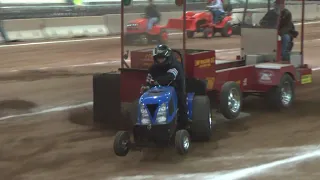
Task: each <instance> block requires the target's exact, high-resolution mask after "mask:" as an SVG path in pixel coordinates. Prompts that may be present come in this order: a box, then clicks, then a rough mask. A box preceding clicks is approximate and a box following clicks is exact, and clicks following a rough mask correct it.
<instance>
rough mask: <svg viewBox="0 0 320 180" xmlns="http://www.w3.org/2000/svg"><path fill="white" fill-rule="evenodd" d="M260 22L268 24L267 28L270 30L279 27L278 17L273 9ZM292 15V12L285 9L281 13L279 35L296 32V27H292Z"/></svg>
mask: <svg viewBox="0 0 320 180" xmlns="http://www.w3.org/2000/svg"><path fill="white" fill-rule="evenodd" d="M260 22H267V26H268V27H269V28H275V27H277V23H278V15H277V12H276V10H274V9H272V10H270V11H268V12H267V14H266V15H265V16H264V17H263V18H262V19H261V21H260ZM292 25H293V23H292V14H291V12H290V11H289V10H288V9H286V8H284V9H283V10H282V11H281V16H280V22H279V34H280V35H283V34H289V33H290V31H292V30H294V27H293V26H292Z"/></svg>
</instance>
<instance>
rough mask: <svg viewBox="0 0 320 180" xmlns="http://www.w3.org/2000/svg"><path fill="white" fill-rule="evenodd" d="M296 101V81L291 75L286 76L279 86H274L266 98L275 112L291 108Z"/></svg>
mask: <svg viewBox="0 0 320 180" xmlns="http://www.w3.org/2000/svg"><path fill="white" fill-rule="evenodd" d="M294 99H295V86H294V80H293V79H292V77H291V76H290V75H289V74H287V73H286V74H284V75H283V76H282V78H281V79H280V83H279V85H277V86H273V87H272V88H271V89H270V90H269V91H268V92H267V96H266V100H267V102H268V105H269V106H270V108H272V109H275V110H281V109H287V108H289V107H290V106H291V105H292V103H293V101H294Z"/></svg>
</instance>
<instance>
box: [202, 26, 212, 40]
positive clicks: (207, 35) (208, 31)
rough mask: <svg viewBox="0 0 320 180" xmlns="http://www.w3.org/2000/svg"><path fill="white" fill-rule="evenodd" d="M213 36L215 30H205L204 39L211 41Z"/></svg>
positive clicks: (208, 28)
mask: <svg viewBox="0 0 320 180" xmlns="http://www.w3.org/2000/svg"><path fill="white" fill-rule="evenodd" d="M212 36H213V28H210V27H207V28H205V29H204V30H203V37H204V38H206V39H210V38H212Z"/></svg>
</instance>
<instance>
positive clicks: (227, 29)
mask: <svg viewBox="0 0 320 180" xmlns="http://www.w3.org/2000/svg"><path fill="white" fill-rule="evenodd" d="M221 36H223V37H230V36H232V26H231V24H230V23H226V24H225V25H224V27H223V28H222V29H221Z"/></svg>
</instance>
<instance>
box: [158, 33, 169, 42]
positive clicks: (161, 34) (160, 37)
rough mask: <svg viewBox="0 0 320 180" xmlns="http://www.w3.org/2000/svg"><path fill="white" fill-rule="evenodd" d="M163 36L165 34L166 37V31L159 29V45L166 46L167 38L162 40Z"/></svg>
mask: <svg viewBox="0 0 320 180" xmlns="http://www.w3.org/2000/svg"><path fill="white" fill-rule="evenodd" d="M164 34H167V36H168V32H167V30H165V29H161V31H160V34H159V42H160V43H161V44H167V43H168V38H167V39H164V38H163V35H164Z"/></svg>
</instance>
